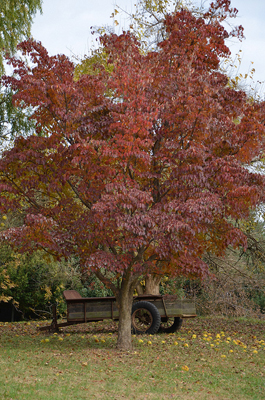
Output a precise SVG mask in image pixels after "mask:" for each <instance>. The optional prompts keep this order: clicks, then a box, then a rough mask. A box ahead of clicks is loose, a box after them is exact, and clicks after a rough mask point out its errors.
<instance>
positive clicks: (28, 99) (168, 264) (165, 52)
mask: <svg viewBox="0 0 265 400" xmlns="http://www.w3.org/2000/svg"><path fill="white" fill-rule="evenodd" d="M229 5H230V2H229V1H228V0H222V1H221V0H218V1H216V2H215V3H214V4H212V5H211V6H210V7H209V10H207V12H205V13H204V14H202V15H201V16H200V17H196V16H194V15H193V14H192V13H191V12H189V11H187V10H180V11H178V12H176V13H175V14H173V15H168V16H167V17H166V19H165V22H164V24H165V29H166V31H167V39H165V40H164V41H163V42H161V43H159V46H158V49H157V50H154V51H150V52H149V53H148V54H143V53H142V51H141V45H140V43H139V42H138V41H137V40H136V38H135V37H134V36H133V35H132V34H131V33H129V32H124V33H123V34H121V35H119V36H117V35H115V34H110V35H104V36H103V37H101V43H102V46H104V49H105V51H106V53H107V54H108V62H109V63H110V64H112V67H111V73H110V72H109V71H107V70H106V69H104V68H101V67H100V66H99V65H95V68H97V73H95V74H91V75H82V76H81V77H80V79H78V80H75V79H74V64H73V63H72V62H70V61H69V59H68V58H67V57H65V56H62V55H60V56H56V57H49V56H48V54H47V52H46V50H45V49H44V48H43V47H42V46H41V44H40V43H36V42H34V41H27V42H24V43H22V44H20V46H19V49H20V50H21V51H22V52H23V53H24V54H27V55H29V56H30V59H31V64H30V65H31V66H29V65H28V64H27V63H26V62H23V61H21V59H14V58H13V59H11V60H10V62H11V63H12V65H13V66H14V67H15V74H16V75H15V76H14V77H5V78H4V83H5V85H11V86H12V88H13V89H14V90H16V91H17V94H16V95H15V99H14V100H15V102H16V104H17V105H19V106H20V107H23V106H25V107H27V106H32V107H34V112H33V115H32V119H34V120H35V121H36V135H32V136H30V137H28V138H26V139H25V138H22V137H21V138H18V139H17V140H16V142H15V145H14V147H13V148H12V149H11V150H9V151H6V152H5V153H4V154H3V155H2V158H1V160H0V170H1V173H0V189H1V195H0V196H1V205H0V206H1V210H2V211H4V212H8V210H21V211H22V212H23V213H24V214H25V219H24V224H23V226H20V227H18V228H15V229H11V230H10V231H5V235H6V237H7V238H8V239H9V240H12V241H13V242H14V243H15V244H16V246H18V247H19V248H20V250H21V251H32V250H33V249H36V248H42V249H45V250H47V251H49V252H51V253H53V254H55V255H59V256H64V257H68V256H70V255H73V254H75V255H76V256H78V258H79V260H80V264H81V266H82V267H83V268H84V269H87V270H89V271H94V272H95V274H96V275H97V277H98V278H99V279H100V280H101V281H102V282H103V283H104V284H106V285H107V286H108V287H109V288H111V289H112V291H113V293H114V294H115V296H116V298H117V304H118V307H119V315H120V319H119V330H118V344H117V345H118V348H120V349H130V348H131V309H132V301H133V293H134V289H135V287H136V285H137V283H138V282H139V280H140V279H141V277H142V276H143V275H146V274H148V273H150V274H151V273H152V274H153V273H155V274H157V275H163V274H169V275H173V276H174V275H187V276H190V277H195V276H196V277H198V276H200V277H203V276H205V275H206V274H207V265H206V264H205V263H204V262H203V261H202V257H203V254H204V253H205V251H211V252H213V253H215V254H218V255H220V254H222V253H223V252H224V250H225V249H226V248H227V246H228V245H233V246H235V247H236V246H239V245H242V246H245V244H246V238H245V237H244V235H243V233H242V232H241V231H240V230H239V229H237V228H235V225H234V224H233V220H235V219H237V218H247V216H248V215H249V210H250V209H251V208H253V207H255V206H256V205H257V204H258V203H259V202H261V201H263V191H264V178H263V176H261V175H259V174H254V173H251V172H249V170H248V169H247V168H246V167H245V165H246V164H247V163H249V162H250V161H251V160H252V159H253V158H254V157H257V156H259V155H260V153H261V152H262V151H263V149H264V120H263V108H264V105H263V103H255V102H254V101H251V102H250V101H248V99H247V96H246V95H245V93H244V92H242V91H237V90H234V89H232V88H229V85H228V79H227V77H226V76H225V75H223V74H222V73H221V72H220V71H219V62H220V59H221V58H222V57H226V56H227V55H229V49H228V47H227V46H226V44H225V39H227V38H228V37H229V34H228V33H227V31H226V30H225V29H224V27H223V26H222V25H221V22H222V21H223V20H224V19H225V18H227V17H229V16H231V14H233V13H234V10H233V9H230V7H229ZM241 34H242V30H241V28H240V29H238V30H236V31H233V32H232V33H231V34H230V36H231V35H232V36H238V37H240V35H241Z"/></svg>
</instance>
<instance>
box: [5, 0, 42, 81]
mask: <svg viewBox="0 0 265 400" xmlns="http://www.w3.org/2000/svg"><path fill="white" fill-rule="evenodd" d="M41 4H42V0H21V1H17V0H5V1H1V3H0V73H1V74H2V73H3V72H4V65H3V63H4V53H5V52H10V53H14V52H15V51H16V46H17V44H18V43H20V42H21V40H23V39H26V38H29V37H30V28H31V24H32V21H33V17H34V15H35V14H36V12H37V11H38V10H39V11H41Z"/></svg>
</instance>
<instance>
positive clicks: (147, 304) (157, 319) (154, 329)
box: [132, 301, 161, 335]
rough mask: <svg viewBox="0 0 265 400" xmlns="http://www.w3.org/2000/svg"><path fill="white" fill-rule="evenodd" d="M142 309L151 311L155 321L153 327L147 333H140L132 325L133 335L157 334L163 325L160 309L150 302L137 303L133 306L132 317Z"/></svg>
mask: <svg viewBox="0 0 265 400" xmlns="http://www.w3.org/2000/svg"><path fill="white" fill-rule="evenodd" d="M140 308H143V309H145V310H147V311H149V312H150V314H151V315H152V318H153V321H152V324H151V326H150V327H149V328H148V329H147V330H146V331H139V330H138V329H137V328H136V327H134V326H133V324H132V330H133V333H134V334H138V335H139V334H148V335H153V334H155V333H156V332H157V331H158V329H159V327H160V325H161V316H160V313H159V311H158V309H157V308H156V306H155V305H154V304H152V303H150V302H149V301H137V302H136V303H134V304H133V306H132V315H133V313H134V312H135V311H136V310H139V309H140Z"/></svg>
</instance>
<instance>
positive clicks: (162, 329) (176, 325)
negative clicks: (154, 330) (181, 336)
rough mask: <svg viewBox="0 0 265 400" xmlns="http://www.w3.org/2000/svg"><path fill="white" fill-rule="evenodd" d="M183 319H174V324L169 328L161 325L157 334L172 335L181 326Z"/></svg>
mask: <svg viewBox="0 0 265 400" xmlns="http://www.w3.org/2000/svg"><path fill="white" fill-rule="evenodd" d="M182 322H183V319H182V318H180V317H175V318H174V322H173V324H172V325H171V326H169V327H167V328H165V327H163V326H162V325H160V327H159V332H161V333H174V332H176V331H178V330H179V329H180V328H181V326H182Z"/></svg>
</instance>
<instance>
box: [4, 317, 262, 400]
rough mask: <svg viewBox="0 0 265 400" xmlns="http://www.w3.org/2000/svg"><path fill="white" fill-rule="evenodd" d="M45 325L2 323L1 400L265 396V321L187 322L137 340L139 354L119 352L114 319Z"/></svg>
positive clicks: (250, 398)
mask: <svg viewBox="0 0 265 400" xmlns="http://www.w3.org/2000/svg"><path fill="white" fill-rule="evenodd" d="M38 324H40V325H43V324H45V323H44V322H41V323H40V322H39V323H37V322H29V323H27V322H22V323H0V335H1V337H0V355H1V357H0V371H1V374H0V397H1V400H32V399H34V400H59V399H60V400H61V399H69V400H70V399H71V400H74V399H77V400H81V399H104V400H105V399H106V400H110V399H115V400H120V399H152V400H164V399H184V400H185V399H199V400H200V399H213V400H214V399H222V400H225V399H227V400H231V399H237V400H241V399H246V400H254V399H256V400H262V399H265V321H258V320H249V321H248V320H244V319H228V318H221V317H219V318H218V317H213V318H209V317H208V318H202V317H198V318H196V319H190V320H185V321H184V323H183V327H182V328H181V330H180V331H178V332H177V333H175V334H169V335H166V334H161V335H158V334H157V335H154V336H134V337H133V350H132V351H131V352H120V351H117V350H116V348H115V343H116V340H117V324H116V323H114V322H112V321H104V322H98V323H90V324H86V325H85V324H82V325H76V326H72V327H68V328H64V329H62V331H61V332H60V333H59V334H47V333H44V332H39V331H38V330H37V325H38ZM46 324H47V323H46Z"/></svg>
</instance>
